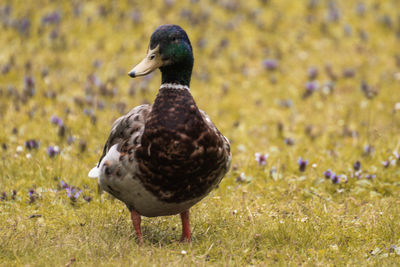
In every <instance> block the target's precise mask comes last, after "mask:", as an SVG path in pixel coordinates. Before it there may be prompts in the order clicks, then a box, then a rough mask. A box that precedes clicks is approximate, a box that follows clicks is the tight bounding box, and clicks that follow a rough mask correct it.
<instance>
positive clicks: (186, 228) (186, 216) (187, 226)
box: [180, 210, 192, 243]
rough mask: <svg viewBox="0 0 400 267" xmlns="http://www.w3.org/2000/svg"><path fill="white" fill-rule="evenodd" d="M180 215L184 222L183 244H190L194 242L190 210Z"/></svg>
mask: <svg viewBox="0 0 400 267" xmlns="http://www.w3.org/2000/svg"><path fill="white" fill-rule="evenodd" d="M180 215H181V220H182V237H181V242H188V243H190V241H191V240H192V234H191V232H190V222H189V210H187V211H184V212H182V213H181V214H180Z"/></svg>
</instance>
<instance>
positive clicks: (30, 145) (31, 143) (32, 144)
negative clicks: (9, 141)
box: [25, 139, 40, 150]
mask: <svg viewBox="0 0 400 267" xmlns="http://www.w3.org/2000/svg"><path fill="white" fill-rule="evenodd" d="M25 147H26V148H27V149H28V150H31V149H38V148H39V147H40V141H36V140H34V139H30V140H27V141H25Z"/></svg>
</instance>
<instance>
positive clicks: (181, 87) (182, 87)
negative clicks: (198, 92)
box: [160, 83, 190, 91]
mask: <svg viewBox="0 0 400 267" xmlns="http://www.w3.org/2000/svg"><path fill="white" fill-rule="evenodd" d="M163 88H171V89H177V90H188V91H190V88H189V87H188V86H187V85H183V84H177V83H163V84H161V87H160V89H163Z"/></svg>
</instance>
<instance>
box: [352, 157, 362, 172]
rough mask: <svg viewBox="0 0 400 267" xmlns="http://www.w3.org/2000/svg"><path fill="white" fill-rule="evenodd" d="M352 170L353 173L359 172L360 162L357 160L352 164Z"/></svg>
mask: <svg viewBox="0 0 400 267" xmlns="http://www.w3.org/2000/svg"><path fill="white" fill-rule="evenodd" d="M353 168H354V170H355V171H359V170H361V162H360V161H359V160H357V161H356V162H354V165H353Z"/></svg>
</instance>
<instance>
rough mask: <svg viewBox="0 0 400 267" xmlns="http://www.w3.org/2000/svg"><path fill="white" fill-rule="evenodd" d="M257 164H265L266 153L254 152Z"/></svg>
mask: <svg viewBox="0 0 400 267" xmlns="http://www.w3.org/2000/svg"><path fill="white" fill-rule="evenodd" d="M255 157H256V161H257V162H258V165H260V166H265V165H266V164H267V159H268V154H261V153H255Z"/></svg>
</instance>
